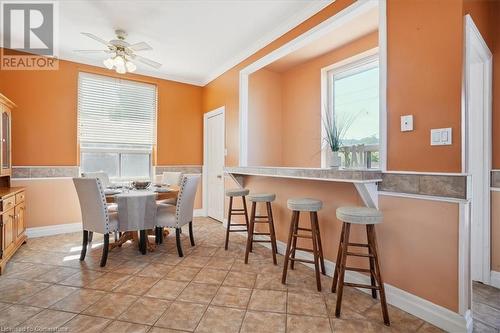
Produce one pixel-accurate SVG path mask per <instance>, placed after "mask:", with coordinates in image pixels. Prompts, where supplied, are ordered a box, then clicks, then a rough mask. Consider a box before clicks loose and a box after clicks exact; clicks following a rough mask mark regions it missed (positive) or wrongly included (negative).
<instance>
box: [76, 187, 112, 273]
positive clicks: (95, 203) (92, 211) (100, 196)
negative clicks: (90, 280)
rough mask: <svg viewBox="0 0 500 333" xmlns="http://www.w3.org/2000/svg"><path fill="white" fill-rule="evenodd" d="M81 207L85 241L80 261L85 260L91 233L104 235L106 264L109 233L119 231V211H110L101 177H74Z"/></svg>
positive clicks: (102, 262)
mask: <svg viewBox="0 0 500 333" xmlns="http://www.w3.org/2000/svg"><path fill="white" fill-rule="evenodd" d="M73 184H75V188H76V193H77V194H78V200H79V201H80V209H81V211H82V225H83V226H82V228H83V242H82V251H81V253H80V261H83V260H85V255H86V254H87V245H88V242H89V233H93V232H98V233H100V234H103V235H104V244H103V248H102V256H101V267H104V266H106V261H107V259H108V250H109V234H110V233H111V232H116V231H118V212H110V211H109V210H108V206H107V204H106V196H105V194H104V189H103V185H102V183H101V180H100V179H99V178H73Z"/></svg>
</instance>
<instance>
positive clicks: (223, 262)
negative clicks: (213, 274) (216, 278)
mask: <svg viewBox="0 0 500 333" xmlns="http://www.w3.org/2000/svg"><path fill="white" fill-rule="evenodd" d="M233 263H234V258H231V257H212V258H210V260H209V261H208V264H207V266H206V267H207V268H211V269H221V270H225V271H228V270H230V269H231V266H232V265H233Z"/></svg>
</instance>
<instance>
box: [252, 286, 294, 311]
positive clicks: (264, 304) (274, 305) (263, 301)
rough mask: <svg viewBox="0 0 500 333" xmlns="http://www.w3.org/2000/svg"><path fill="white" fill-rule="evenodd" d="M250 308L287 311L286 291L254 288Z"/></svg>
mask: <svg viewBox="0 0 500 333" xmlns="http://www.w3.org/2000/svg"><path fill="white" fill-rule="evenodd" d="M248 309H249V310H257V311H271V312H282V313H285V312H286V291H277V290H258V289H254V290H253V292H252V298H251V299H250V303H249V304H248Z"/></svg>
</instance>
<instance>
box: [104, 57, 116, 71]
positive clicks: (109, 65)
mask: <svg viewBox="0 0 500 333" xmlns="http://www.w3.org/2000/svg"><path fill="white" fill-rule="evenodd" d="M103 63H104V66H106V68H107V69H113V66H114V65H115V62H114V61H113V59H111V58H108V59H106V60H104V61H103Z"/></svg>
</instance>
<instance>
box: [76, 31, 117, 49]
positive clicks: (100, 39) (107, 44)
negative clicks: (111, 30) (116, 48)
mask: <svg viewBox="0 0 500 333" xmlns="http://www.w3.org/2000/svg"><path fill="white" fill-rule="evenodd" d="M81 34H82V35H84V36H87V37H89V38H92V39H93V40H96V41H98V42H99V43H102V44H104V45H106V46H108V47H109V46H110V45H111V44H110V43H109V42H108V41H107V40H104V39H102V38H100V37H97V36H96V35H93V34H91V33H89V32H82V33H81Z"/></svg>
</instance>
